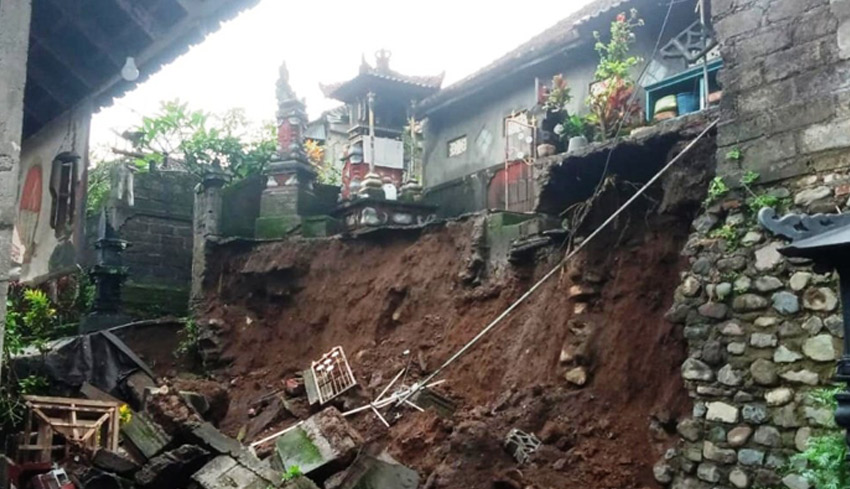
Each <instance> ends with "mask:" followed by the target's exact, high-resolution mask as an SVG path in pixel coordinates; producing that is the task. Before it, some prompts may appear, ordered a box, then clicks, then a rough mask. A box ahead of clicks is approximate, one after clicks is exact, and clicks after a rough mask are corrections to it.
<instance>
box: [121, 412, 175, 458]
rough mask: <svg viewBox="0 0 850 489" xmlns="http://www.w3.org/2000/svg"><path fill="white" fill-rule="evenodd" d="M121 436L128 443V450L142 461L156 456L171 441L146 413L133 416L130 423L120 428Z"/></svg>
mask: <svg viewBox="0 0 850 489" xmlns="http://www.w3.org/2000/svg"><path fill="white" fill-rule="evenodd" d="M121 434H122V435H124V440H125V441H127V442H128V443H129V445H130V446H129V447H128V448H130V449H131V451H133V452H135V453H136V455H138V456H139V457H140V458H141V459H143V460H147V459H149V458H152V457H154V456H156V455H158V454H159V453H160V452H162V451H163V450H164V449H165V448H166V447H167V446H168V445H169V444H171V441H172V437H171V435H169V434H167V433H166V432H165V430H163V429H162V427H161V426H159V425H158V424H157V423H156V422H154V421H153V419H151V417H150V416H148V414H146V413H136V414H133V417H132V418H131V419H130V422H129V423H126V424H125V425H124V426H122V427H121Z"/></svg>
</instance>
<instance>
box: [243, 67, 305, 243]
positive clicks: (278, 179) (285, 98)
mask: <svg viewBox="0 0 850 489" xmlns="http://www.w3.org/2000/svg"><path fill="white" fill-rule="evenodd" d="M277 100H278V111H277V121H278V154H277V158H275V160H274V161H272V162H271V163H269V166H268V168H267V169H266V176H267V178H268V180H267V181H266V189H265V190H263V194H262V196H261V198H260V217H259V218H258V219H257V222H256V230H255V233H256V237H258V238H264V239H274V238H282V237H284V236H285V235H287V234H289V232H290V231H292V230H293V229H295V228H296V227H298V226H299V225H300V224H301V217H302V216H304V215H309V205H310V203H311V202H312V201H313V200H314V197H315V196H314V194H313V182H314V181H315V180H316V171H315V170H314V169H313V167H312V165H310V163H309V162H308V160H307V155H306V153H305V151H304V129H305V127H306V125H307V113H306V112H305V107H304V102H302V101H301V100H298V98H297V97H296V96H295V92H294V91H293V90H292V87H290V86H289V72H288V71H287V69H286V64H283V65H281V67H280V78H279V79H278V81H277Z"/></svg>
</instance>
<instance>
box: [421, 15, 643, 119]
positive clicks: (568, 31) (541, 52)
mask: <svg viewBox="0 0 850 489" xmlns="http://www.w3.org/2000/svg"><path fill="white" fill-rule="evenodd" d="M639 1H641V0H595V1H593V2H591V3H589V4H587V5H585V6H584V7H582V8H580V9H579V10H577V11H576V12H574V13H573V14H572V15H570V16H568V17H566V18H565V19H562V20H561V21H559V22H558V23H557V24H555V25H553V26H552V27H550V28H548V29H546V30H545V31H543V32H541V33H540V34H538V35H537V36H535V37H533V38H531V39H530V40H529V41H528V42H526V43H524V44H522V45H520V46H519V47H518V48H516V49H514V50H513V51H511V52H509V53H507V54H506V55H504V56H502V57H501V58H499V59H497V60H496V61H493V62H492V63H490V64H489V65H487V66H485V67H484V68H481V69H480V70H478V71H476V72H475V73H473V74H472V75H470V76H468V77H466V78H464V79H462V80H460V81H458V82H456V83H454V84H452V85H450V86H448V87H446V88H444V89H443V90H441V91H440V92H438V93H436V94H434V95H432V96H430V97H428V98H427V99H425V100H423V101H422V102H421V103H420V104H419V110H420V112H422V113H428V112H432V111H433V110H435V109H436V108H439V107H440V106H441V105H444V103H445V102H446V101H449V100H450V99H454V98H457V97H462V96H464V95H466V94H468V93H471V92H474V91H476V90H477V89H479V88H482V87H484V86H486V85H489V84H491V83H493V82H495V81H497V80H499V79H501V78H502V77H504V76H505V75H507V74H509V73H510V72H511V71H513V70H514V69H515V68H518V67H520V66H521V65H522V64H524V63H527V62H528V61H529V60H532V59H535V58H542V57H545V56H547V55H550V54H552V53H553V52H557V51H558V50H561V49H564V48H566V47H568V46H569V45H571V44H572V43H573V42H575V41H577V40H579V33H578V27H580V26H581V25H582V24H584V23H586V22H588V21H590V20H592V19H593V18H596V17H599V16H600V15H602V14H604V13H607V12H609V11H610V10H612V9H615V8H618V7H621V6H625V5H627V4H632V3H637V2H639ZM643 1H644V2H645V3H648V0H643Z"/></svg>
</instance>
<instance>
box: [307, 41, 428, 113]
mask: <svg viewBox="0 0 850 489" xmlns="http://www.w3.org/2000/svg"><path fill="white" fill-rule="evenodd" d="M375 58H376V63H375V66H372V65H370V64H369V63H367V62H366V58H365V57H364V58H363V61H362V62H361V64H360V73H358V75H357V76H355V77H354V78H352V79H351V80H348V81H345V82H340V83H331V84H328V85H325V84H321V83H320V84H319V88H321V89H322V93H324V94H325V96H326V97H328V98H332V99H336V100H339V101H342V102H352V101H353V100H355V99H356V98H357V97H360V96H363V95H366V94H367V93H369V92H374V93H379V92H387V91H389V92H396V93H399V94H404V95H405V96H407V98H409V99H411V100H417V101H418V100H422V99H424V98H425V97H428V96H429V95H432V94H434V93H436V92H437V91H439V90H440V86H441V85H442V84H443V77H444V76H445V72H444V73H440V74H439V75H435V76H411V75H404V74H402V73H399V72H397V71H394V70H391V69H390V66H389V61H390V53H389V51H385V50H381V51H378V52H377V53H376V55H375Z"/></svg>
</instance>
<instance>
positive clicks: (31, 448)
mask: <svg viewBox="0 0 850 489" xmlns="http://www.w3.org/2000/svg"><path fill="white" fill-rule="evenodd" d="M45 448H47V449H50V450H59V449H60V448H65V445H50V446H42V445H19V446H18V450H26V451H28V452H40V451H42V450H44V449H45Z"/></svg>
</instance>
